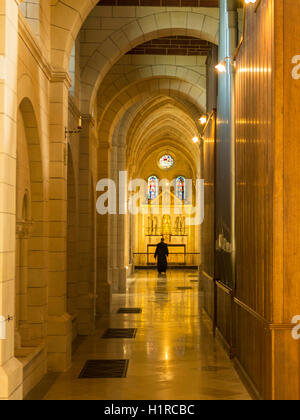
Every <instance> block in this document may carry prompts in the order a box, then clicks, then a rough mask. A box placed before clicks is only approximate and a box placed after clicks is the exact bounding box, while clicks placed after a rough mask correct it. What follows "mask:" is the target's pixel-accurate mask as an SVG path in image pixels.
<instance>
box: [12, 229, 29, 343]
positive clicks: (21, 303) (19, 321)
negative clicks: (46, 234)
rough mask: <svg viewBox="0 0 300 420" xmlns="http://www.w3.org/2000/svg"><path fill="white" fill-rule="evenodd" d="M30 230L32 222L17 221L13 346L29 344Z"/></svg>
mask: <svg viewBox="0 0 300 420" xmlns="http://www.w3.org/2000/svg"><path fill="white" fill-rule="evenodd" d="M31 230H32V222H25V221H19V222H18V223H17V232H16V234H17V244H16V248H17V250H18V252H17V255H16V256H17V263H16V270H17V273H16V319H15V333H16V334H15V337H16V339H17V340H18V342H16V343H15V348H20V347H22V345H23V346H24V344H25V345H26V344H27V343H28V344H29V342H30V338H31V336H30V329H29V325H28V240H29V237H30V234H31Z"/></svg>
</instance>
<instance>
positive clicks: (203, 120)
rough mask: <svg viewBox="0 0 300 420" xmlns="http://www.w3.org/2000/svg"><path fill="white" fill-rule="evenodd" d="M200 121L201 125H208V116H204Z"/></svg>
mask: <svg viewBox="0 0 300 420" xmlns="http://www.w3.org/2000/svg"><path fill="white" fill-rule="evenodd" d="M199 121H200V124H202V125H204V124H206V123H207V116H206V115H203V117H201V118H200V119H199Z"/></svg>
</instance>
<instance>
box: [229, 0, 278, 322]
mask: <svg viewBox="0 0 300 420" xmlns="http://www.w3.org/2000/svg"><path fill="white" fill-rule="evenodd" d="M273 6H274V5H273V1H272V0H263V1H262V2H261V5H260V6H259V8H258V10H257V13H253V12H251V11H250V12H248V13H247V19H246V31H245V40H244V43H243V45H242V47H241V50H240V53H239V55H238V58H237V70H236V102H237V106H236V110H237V113H236V127H237V133H236V134H237V138H236V165H237V166H236V185H237V190H236V217H237V220H236V229H237V238H236V239H237V267H236V276H237V280H236V296H237V297H238V299H240V300H242V301H243V302H244V303H246V304H247V305H248V306H250V307H251V308H252V309H254V310H255V311H257V312H258V313H259V314H260V315H262V316H264V317H266V318H268V319H270V316H271V306H270V305H271V302H272V285H271V283H272V243H273V238H272V225H273V207H272V197H273V175H272V173H273V165H272V161H273V135H274V120H273V102H274V100H273V98H274V89H273V88H274V44H273V42H274V34H273V19H274V13H273Z"/></svg>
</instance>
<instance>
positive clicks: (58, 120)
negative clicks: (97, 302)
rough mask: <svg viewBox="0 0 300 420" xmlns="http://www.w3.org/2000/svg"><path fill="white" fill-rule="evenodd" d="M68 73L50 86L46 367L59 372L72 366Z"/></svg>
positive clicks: (56, 77) (57, 78)
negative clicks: (68, 299)
mask: <svg viewBox="0 0 300 420" xmlns="http://www.w3.org/2000/svg"><path fill="white" fill-rule="evenodd" d="M70 84H71V82H70V79H69V76H68V74H67V73H64V72H61V73H59V72H57V73H55V74H54V75H53V78H52V80H51V86H50V194H49V289H48V368H49V370H50V371H56V372H61V371H65V370H67V369H68V368H69V367H70V365H71V348H72V321H71V316H70V315H69V314H68V313H67V247H66V244H67V138H66V136H65V128H66V127H68V89H69V87H70Z"/></svg>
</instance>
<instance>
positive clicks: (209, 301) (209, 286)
mask: <svg viewBox="0 0 300 420" xmlns="http://www.w3.org/2000/svg"><path fill="white" fill-rule="evenodd" d="M200 280H201V288H202V290H203V295H204V301H203V307H204V309H205V311H206V313H207V314H208V316H209V317H210V318H211V320H214V281H213V278H211V277H208V276H207V275H206V274H204V273H202V275H201V278H200Z"/></svg>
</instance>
